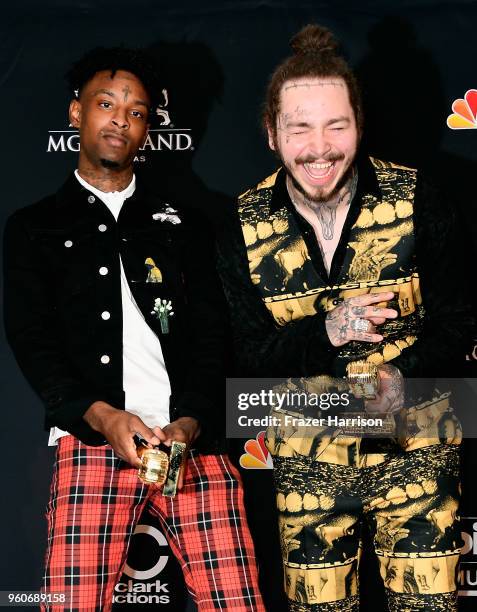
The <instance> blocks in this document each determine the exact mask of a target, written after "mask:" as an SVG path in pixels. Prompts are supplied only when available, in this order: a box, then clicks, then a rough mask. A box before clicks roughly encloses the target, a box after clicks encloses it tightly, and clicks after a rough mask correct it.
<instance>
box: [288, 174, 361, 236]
mask: <svg viewBox="0 0 477 612" xmlns="http://www.w3.org/2000/svg"><path fill="white" fill-rule="evenodd" d="M357 185H358V173H357V172H354V174H353V176H352V178H351V179H350V180H349V181H348V182H347V184H346V186H345V187H344V188H343V189H342V191H341V192H340V193H339V194H338V196H337V197H336V198H334V199H333V200H331V201H330V202H312V201H311V200H309V199H308V198H307V197H306V196H304V197H303V203H304V204H305V206H307V207H308V208H309V209H310V210H312V211H313V212H314V213H315V214H316V216H317V217H318V220H319V222H320V225H321V232H322V234H323V239H324V240H333V238H334V232H335V223H336V210H337V208H338V206H340V204H342V202H344V201H345V200H346V202H345V206H349V205H350V204H351V201H352V199H353V198H354V194H355V193H356V187H357ZM289 192H291V190H289ZM290 197H291V200H292V202H293V204H294V205H295V208H296V207H297V204H296V201H295V199H294V198H293V197H292V195H291V193H290Z"/></svg>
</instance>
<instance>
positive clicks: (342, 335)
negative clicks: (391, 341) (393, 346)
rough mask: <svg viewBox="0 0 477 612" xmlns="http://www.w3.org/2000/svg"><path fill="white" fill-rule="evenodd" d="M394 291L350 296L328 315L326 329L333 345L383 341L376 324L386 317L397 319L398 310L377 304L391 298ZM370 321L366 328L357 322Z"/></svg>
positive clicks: (382, 321)
mask: <svg viewBox="0 0 477 612" xmlns="http://www.w3.org/2000/svg"><path fill="white" fill-rule="evenodd" d="M393 297H394V293H392V292H387V293H367V294H366V295H360V296H358V297H353V298H348V299H347V300H343V302H342V303H341V304H340V305H339V306H337V307H336V308H335V309H334V310H332V311H331V312H329V313H328V314H327V316H326V331H327V333H328V337H329V339H330V342H331V344H333V346H343V345H344V344H347V343H348V342H351V340H359V341H361V342H381V340H382V339H383V337H382V336H381V335H380V334H377V333H376V328H375V325H380V324H381V323H384V321H385V320H386V319H395V318H396V317H397V314H398V313H397V311H396V310H394V309H392V308H383V307H380V306H377V304H378V303H379V302H384V301H388V300H391V299H392V298H393ZM360 320H364V321H367V322H368V327H367V329H366V330H360V329H359V327H356V323H357V322H358V321H360Z"/></svg>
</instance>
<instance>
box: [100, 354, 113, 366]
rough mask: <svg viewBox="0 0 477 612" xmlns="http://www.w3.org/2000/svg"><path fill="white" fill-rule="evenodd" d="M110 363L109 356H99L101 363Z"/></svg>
mask: <svg viewBox="0 0 477 612" xmlns="http://www.w3.org/2000/svg"><path fill="white" fill-rule="evenodd" d="M110 361H111V359H110V357H109V355H101V363H104V364H106V363H109V362H110Z"/></svg>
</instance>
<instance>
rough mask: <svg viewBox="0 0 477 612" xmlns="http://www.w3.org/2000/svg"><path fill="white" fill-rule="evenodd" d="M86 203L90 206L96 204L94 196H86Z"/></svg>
mask: <svg viewBox="0 0 477 612" xmlns="http://www.w3.org/2000/svg"><path fill="white" fill-rule="evenodd" d="M88 202H89V203H90V204H94V203H95V202H96V198H95V197H94V195H89V196H88Z"/></svg>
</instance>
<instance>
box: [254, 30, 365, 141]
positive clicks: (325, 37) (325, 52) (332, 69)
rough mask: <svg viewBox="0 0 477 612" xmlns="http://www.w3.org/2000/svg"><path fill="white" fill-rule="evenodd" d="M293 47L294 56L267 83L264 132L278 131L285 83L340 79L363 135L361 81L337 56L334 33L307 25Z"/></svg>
mask: <svg viewBox="0 0 477 612" xmlns="http://www.w3.org/2000/svg"><path fill="white" fill-rule="evenodd" d="M290 46H291V48H292V49H293V51H294V54H293V55H291V56H290V57H288V58H287V59H285V60H284V61H283V62H282V63H281V64H280V65H279V66H278V67H277V68H276V69H275V72H274V73H273V74H272V76H271V78H270V81H269V83H268V87H267V92H266V97H265V104H264V108H263V116H262V120H263V126H264V128H265V130H267V129H270V130H271V131H272V132H273V134H275V132H276V125H277V124H276V121H277V115H278V113H279V111H280V94H281V90H282V87H283V85H284V83H286V82H287V81H291V80H297V79H303V78H318V79H323V78H329V77H338V78H341V79H343V81H344V82H345V83H346V85H347V87H348V95H349V99H350V103H351V107H352V108H353V111H354V115H355V119H356V125H357V128H358V133H359V134H361V133H362V129H363V111H362V102H361V94H360V91H359V87H358V82H357V80H356V77H355V76H354V74H353V72H352V70H351V68H350V67H349V65H348V63H347V62H346V60H345V59H344V58H343V56H342V55H340V54H339V53H338V48H339V44H338V42H337V41H336V39H335V37H334V36H333V34H332V33H331V32H330V31H329V30H328V29H326V28H324V27H322V26H319V25H307V26H305V27H304V28H303V29H302V30H300V31H299V32H298V33H297V34H295V36H293V38H292V39H291V40H290Z"/></svg>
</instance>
